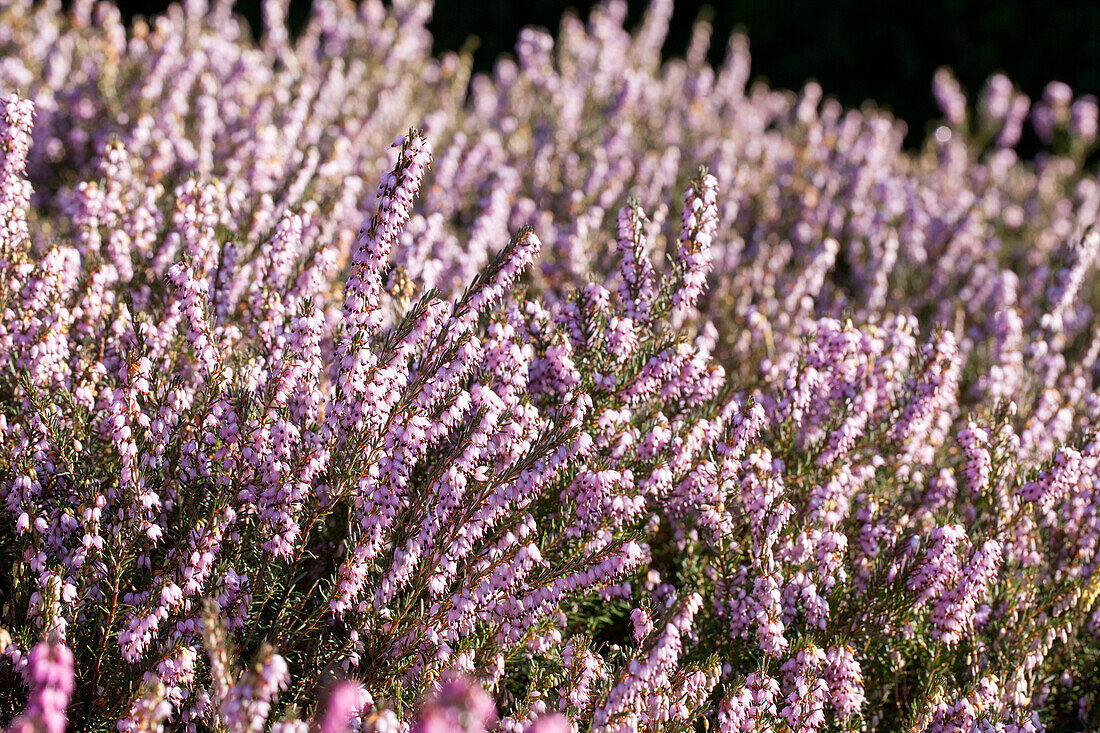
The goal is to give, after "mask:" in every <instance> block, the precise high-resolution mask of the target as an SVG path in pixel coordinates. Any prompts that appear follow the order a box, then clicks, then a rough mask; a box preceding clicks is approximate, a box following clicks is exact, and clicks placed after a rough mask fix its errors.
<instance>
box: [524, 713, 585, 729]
mask: <svg viewBox="0 0 1100 733" xmlns="http://www.w3.org/2000/svg"><path fill="white" fill-rule="evenodd" d="M524 733H573V726H572V724H570V722H569V718H567V717H565V716H564V715H562V714H561V713H549V714H547V715H540V716H539V717H538V718H536V719H535V722H533V723H531V725H529V726H527V728H526V729H525V730H524Z"/></svg>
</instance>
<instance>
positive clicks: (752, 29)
mask: <svg viewBox="0 0 1100 733" xmlns="http://www.w3.org/2000/svg"><path fill="white" fill-rule="evenodd" d="M118 3H119V6H120V8H121V9H122V11H123V13H124V14H125V15H127V16H128V17H132V16H133V15H134V14H143V15H149V14H152V13H155V12H158V11H160V10H162V9H163V8H164V6H165V5H167V2H166V0H152V1H151V2H150V1H149V0H118ZM595 4H596V3H595V2H590V1H585V2H578V0H436V3H435V16H434V18H433V20H432V23H431V25H430V28H431V31H432V34H433V36H434V38H435V46H436V51H437V52H439V51H445V50H458V49H460V48H462V47H463V46H464V44H466V43H467V42H468V41H469V39H471V38H476V39H477V46H476V50H475V53H474V60H475V65H476V67H477V69H478V70H488V69H490V68H491V66H492V63H493V60H494V59H495V58H496V57H497V56H499V55H500V54H502V53H509V52H511V50H512V47H513V44H514V43H515V39H516V34H517V32H518V31H519V29H520V28H523V27H524V26H528V25H535V26H541V27H543V28H547V29H549V30H551V31H556V30H557V28H558V24H559V20H560V18H561V16H562V14H563V13H565V12H570V11H571V12H574V13H577V14H579V15H581V16H582V17H586V16H587V14H588V11H589V10H590V8H591V7H592V6H593V5H595ZM647 4H648V0H629V7H630V16H629V22H630V23H631V24H633V23H636V22H637V21H638V20H639V19H640V18H641V16H642V14H643V12H644V10H645V7H646V5H647ZM259 8H260V2H259V0H241V1H240V2H238V3H237V9H238V10H239V12H241V13H242V14H243V15H245V17H247V18H248V19H249V22H250V23H251V24H252V27H253V29H254V30H258V28H259V18H260V10H259ZM308 13H309V0H292V2H291V12H290V16H291V17H290V20H291V25H292V26H295V25H298V26H300V25H301V23H303V22H304V20H305V18H306V17H307V15H308ZM700 13H705V16H706V17H708V18H709V19H710V20H711V22H712V23H713V25H714V29H715V35H714V39H713V41H712V46H711V60H712V61H713V62H716V63H717V62H719V61H720V60H721V58H722V57H723V56H724V54H725V48H726V44H725V39H726V38H728V36H729V34H730V32H731V31H733V30H734V29H738V30H742V31H745V32H747V33H748V35H749V40H750V43H751V48H752V57H753V72H754V77H755V78H757V79H763V80H766V81H768V82H769V83H770V84H771V85H772V86H776V87H781V88H788V89H799V88H801V87H802V85H803V84H805V83H806V82H807V81H808V80H811V79H815V80H817V81H818V82H820V83H821V85H822V87H823V88H824V90H825V92H826V93H827V94H830V95H832V96H834V97H836V98H837V99H839V100H840V101H841V102H842V103H844V104H845V105H848V106H859V105H861V104H863V103H864V102H865V101H866V100H874V102H875V103H877V104H878V105H879V106H880V107H882V108H885V109H889V110H891V111H893V112H894V114H895V115H897V116H898V117H900V118H902V119H904V120H905V121H906V122H908V123H909V137H908V142H909V144H911V145H915V144H917V143H918V142H919V141H920V139H921V138H922V137H923V136H924V133H925V132H926V130H927V127H928V125H930V124H932V120H934V119H935V118H937V117H938V113H937V110H936V106H935V103H934V102H933V99H932V93H931V82H932V74H933V73H934V72H935V70H936V68H937V67H938V66H941V65H947V66H950V67H951V68H952V69H954V71H955V74H956V75H957V76H958V78H959V81H960V82H961V83H962V85H963V87H964V89H965V90H966V91H967V92H968V94H976V93H977V91H978V90H979V89H981V87H982V85H983V84H984V82H985V80H986V79H987V78H988V77H989V76H990V75H991V74H993V73H994V72H997V71H1003V72H1005V73H1006V74H1008V76H1009V78H1011V79H1012V80H1013V82H1015V83H1016V84H1017V86H1019V87H1020V88H1021V89H1023V91H1024V92H1026V93H1027V94H1028V95H1029V96H1031V97H1032V99H1036V98H1038V96H1039V95H1040V94H1041V93H1042V89H1043V86H1044V85H1045V84H1046V83H1047V82H1048V81H1051V80H1058V81H1064V82H1066V83H1067V84H1069V85H1070V86H1071V87H1072V88H1073V90H1074V92H1075V93H1077V94H1086V93H1088V94H1096V95H1098V96H1100V0H1045V1H1041V0H733V1H721V0H719V1H718V2H715V1H714V0H711V1H710V2H705V1H704V0H676V10H675V12H674V14H673V18H672V28H671V32H670V33H669V37H668V40H667V42H666V44H665V49H664V52H665V55H666V57H667V56H669V55H678V54H682V53H683V51H684V49H685V48H686V47H687V43H688V39H689V37H690V35H691V28H692V25H693V24H694V22H695V21H696V19H697V18H698V17H699V16H700ZM1026 142H1027V141H1025V148H1026ZM1025 152H1026V151H1025Z"/></svg>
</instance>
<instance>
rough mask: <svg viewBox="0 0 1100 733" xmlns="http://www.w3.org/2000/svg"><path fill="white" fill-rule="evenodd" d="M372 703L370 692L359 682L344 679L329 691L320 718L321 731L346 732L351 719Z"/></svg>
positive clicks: (331, 732) (328, 732)
mask: <svg viewBox="0 0 1100 733" xmlns="http://www.w3.org/2000/svg"><path fill="white" fill-rule="evenodd" d="M371 703H372V700H371V696H370V694H369V693H368V692H367V691H366V689H364V688H363V686H362V685H361V684H359V683H358V682H354V681H352V680H344V681H342V682H339V683H337V685H336V686H335V687H334V688H333V689H332V692H330V693H329V696H328V701H327V702H326V703H325V705H324V713H323V714H322V715H321V719H320V730H321V733H346V731H347V730H348V726H349V724H350V723H351V719H352V718H353V717H354V716H356V715H358V714H359V713H361V712H362V711H363V710H364V709H366V707H367V706H369V705H370V704H371Z"/></svg>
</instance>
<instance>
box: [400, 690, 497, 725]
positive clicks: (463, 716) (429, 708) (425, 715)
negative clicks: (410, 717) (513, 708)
mask: <svg viewBox="0 0 1100 733" xmlns="http://www.w3.org/2000/svg"><path fill="white" fill-rule="evenodd" d="M496 720H497V712H496V706H495V705H494V704H493V701H492V700H491V699H490V698H489V696H488V695H487V694H485V691H484V690H482V689H481V687H480V686H479V685H477V684H475V683H474V682H472V681H470V680H468V679H466V678H465V677H454V678H452V679H451V680H450V681H448V682H444V683H443V685H442V686H441V687H440V688H439V690H438V691H437V692H436V693H435V694H433V695H431V696H430V697H429V698H428V699H427V700H425V701H424V702H423V703H422V704H421V706H420V710H419V712H418V714H417V720H416V723H414V724H413V726H412V729H411V733H485V731H487V730H489V729H491V728H492V727H493V725H494V724H495V723H496Z"/></svg>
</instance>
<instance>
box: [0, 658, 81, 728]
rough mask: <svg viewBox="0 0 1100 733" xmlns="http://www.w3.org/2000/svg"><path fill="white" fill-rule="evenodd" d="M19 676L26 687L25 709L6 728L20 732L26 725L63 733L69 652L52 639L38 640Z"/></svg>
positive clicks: (68, 688) (70, 667) (69, 682)
mask: <svg viewBox="0 0 1100 733" xmlns="http://www.w3.org/2000/svg"><path fill="white" fill-rule="evenodd" d="M23 676H24V679H25V680H26V682H27V686H28V687H29V688H30V694H29V695H28V697H27V708H26V712H24V713H23V715H22V716H20V717H19V718H17V719H16V720H14V721H12V723H11V724H10V725H9V727H8V729H9V730H12V731H22V730H24V729H25V726H30V727H31V728H32V729H38V728H41V729H42V730H45V731H46V733H64V732H65V708H66V707H68V705H69V698H70V696H71V695H72V694H73V653H72V651H70V650H69V647H67V646H65V644H64V643H63V642H61V641H57V640H54V639H51V640H49V641H43V642H41V643H39V644H38V645H37V646H35V647H34V649H31V652H30V654H29V655H28V656H27V667H26V668H25V669H24V671H23Z"/></svg>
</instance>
